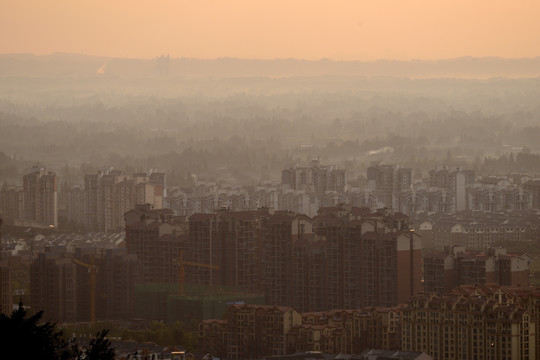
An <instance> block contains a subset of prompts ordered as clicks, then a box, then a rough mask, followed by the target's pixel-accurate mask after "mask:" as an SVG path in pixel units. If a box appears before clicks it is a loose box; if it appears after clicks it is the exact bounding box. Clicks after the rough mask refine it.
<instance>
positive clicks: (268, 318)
mask: <svg viewBox="0 0 540 360" xmlns="http://www.w3.org/2000/svg"><path fill="white" fill-rule="evenodd" d="M399 317H400V308H366V309H363V310H333V311H327V312H308V313H300V312H298V311H296V310H294V309H293V308H291V307H287V306H270V305H247V304H240V305H232V306H230V307H229V309H228V310H227V312H226V313H225V316H224V318H223V319H210V320H203V321H201V322H200V323H199V349H200V350H201V351H202V352H208V353H210V354H212V355H213V356H217V357H220V358H227V359H260V358H262V357H269V356H279V355H286V354H294V353H298V352H306V351H315V352H321V353H330V354H338V353H341V354H360V353H361V352H362V351H363V350H365V349H369V348H381V349H399V348H400V347H401V344H400V343H399V341H400V331H401V330H400V328H399V326H400V319H399Z"/></svg>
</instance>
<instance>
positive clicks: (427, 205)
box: [166, 160, 540, 217]
mask: <svg viewBox="0 0 540 360" xmlns="http://www.w3.org/2000/svg"><path fill="white" fill-rule="evenodd" d="M366 175H367V185H366V186H352V185H350V184H348V183H347V177H346V172H345V170H342V169H337V168H336V167H335V166H333V165H321V163H320V162H319V161H318V160H315V161H313V162H312V164H311V165H310V166H294V167H290V168H287V169H284V170H283V171H282V174H281V183H279V184H275V183H271V182H266V183H262V184H259V185H257V186H254V187H243V186H236V187H233V186H229V185H218V184H217V183H213V182H196V184H195V185H194V186H193V187H192V188H190V189H179V188H174V189H170V192H169V196H168V197H167V199H166V207H169V208H171V209H172V210H173V211H174V212H175V213H176V214H178V215H186V216H189V215H192V214H194V213H212V212H213V211H215V210H217V209H220V208H223V207H226V208H229V209H231V210H235V211H245V210H254V209H257V208H260V207H263V206H266V207H272V208H275V209H278V210H289V211H293V212H297V213H301V214H306V215H308V216H311V217H313V216H315V215H316V214H317V211H318V209H319V208H321V207H329V206H336V205H338V204H350V205H352V206H357V207H367V208H369V209H370V210H371V211H375V210H376V209H379V208H383V207H386V208H389V209H393V210H394V211H398V212H402V213H404V214H407V215H409V216H414V215H416V214H419V213H443V214H454V213H458V212H461V211H485V212H498V211H522V210H528V209H540V181H538V180H534V179H531V178H529V177H528V176H526V175H523V176H521V177H520V176H508V177H489V178H482V179H476V176H475V173H474V171H473V170H467V169H461V168H458V167H448V166H440V167H438V168H436V169H433V170H431V171H430V172H429V174H428V176H427V177H425V178H423V179H415V178H414V176H413V170H412V169H410V168H404V167H401V166H399V165H391V164H384V163H381V162H372V163H371V165H370V166H369V167H368V169H367V174H366Z"/></svg>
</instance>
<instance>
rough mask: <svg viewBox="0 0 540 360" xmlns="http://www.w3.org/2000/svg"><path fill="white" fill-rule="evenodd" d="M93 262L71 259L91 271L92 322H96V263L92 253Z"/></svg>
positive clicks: (93, 323)
mask: <svg viewBox="0 0 540 360" xmlns="http://www.w3.org/2000/svg"><path fill="white" fill-rule="evenodd" d="M91 259H92V260H91V263H90V264H87V263H85V262H82V261H80V260H78V259H71V261H73V262H74V263H75V264H77V265H80V266H83V267H85V268H87V269H88V272H89V273H90V323H91V324H92V325H95V324H96V272H97V270H96V265H95V264H94V256H93V255H92V258H91Z"/></svg>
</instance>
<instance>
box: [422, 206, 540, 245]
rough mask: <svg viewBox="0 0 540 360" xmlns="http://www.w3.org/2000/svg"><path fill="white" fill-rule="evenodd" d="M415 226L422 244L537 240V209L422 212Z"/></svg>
mask: <svg viewBox="0 0 540 360" xmlns="http://www.w3.org/2000/svg"><path fill="white" fill-rule="evenodd" d="M414 228H415V229H416V230H417V231H418V233H419V234H421V236H422V241H423V246H424V247H426V248H427V247H433V248H439V249H443V248H444V247H445V246H448V245H452V244H455V245H458V246H464V247H466V248H467V249H486V248H488V247H493V246H496V245H498V244H500V243H504V242H519V241H525V242H534V241H538V240H540V213H539V212H538V211H536V210H523V211H501V212H483V211H462V212H459V213H455V214H421V215H417V216H416V217H415V220H414Z"/></svg>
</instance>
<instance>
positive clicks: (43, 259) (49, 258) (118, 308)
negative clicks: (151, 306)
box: [30, 247, 139, 322]
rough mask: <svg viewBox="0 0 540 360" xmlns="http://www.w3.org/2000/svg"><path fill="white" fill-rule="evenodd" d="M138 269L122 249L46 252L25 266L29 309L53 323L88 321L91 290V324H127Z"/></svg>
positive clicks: (137, 264)
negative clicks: (124, 321) (119, 321)
mask: <svg viewBox="0 0 540 360" xmlns="http://www.w3.org/2000/svg"><path fill="white" fill-rule="evenodd" d="M82 264H85V265H82ZM91 267H94V268H95V283H93V282H92V280H91V276H92V275H91V269H90V268H91ZM138 268H139V262H138V259H137V257H136V256H135V255H128V254H127V251H126V249H96V248H84V249H83V248H77V249H75V252H74V253H71V252H68V251H67V249H66V248H65V247H49V248H46V251H45V252H43V253H40V254H39V255H38V258H37V259H35V260H34V261H33V262H32V264H31V266H30V288H31V291H30V294H31V296H30V302H31V303H30V306H31V308H32V310H33V311H36V312H37V311H40V310H43V311H44V317H45V318H46V319H48V320H52V321H54V322H75V321H90V320H91V310H92V309H91V304H92V300H91V298H92V295H91V294H92V291H95V308H94V310H95V317H96V319H98V320H113V319H128V318H129V317H131V316H133V311H134V298H133V296H134V288H135V282H136V281H137V279H138ZM93 286H95V288H94V289H93ZM92 289H93V290H92Z"/></svg>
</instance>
